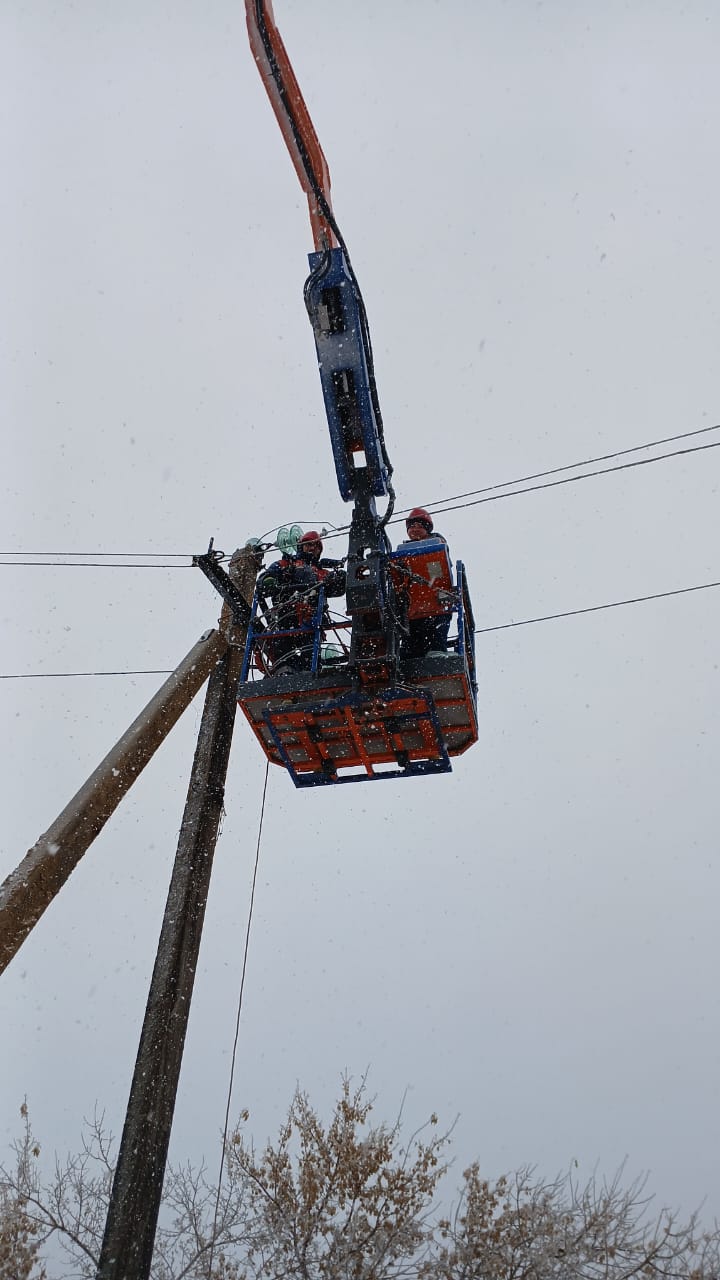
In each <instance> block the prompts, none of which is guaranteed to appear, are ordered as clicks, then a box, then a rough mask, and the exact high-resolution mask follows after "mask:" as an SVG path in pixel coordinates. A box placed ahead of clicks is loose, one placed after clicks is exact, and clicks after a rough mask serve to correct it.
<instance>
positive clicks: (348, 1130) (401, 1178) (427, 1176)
mask: <svg viewBox="0 0 720 1280" xmlns="http://www.w3.org/2000/svg"><path fill="white" fill-rule="evenodd" d="M371 1110H372V1101H371V1100H370V1099H369V1098H368V1097H367V1096H366V1093H365V1082H364V1081H363V1082H362V1083H361V1084H360V1086H359V1087H358V1088H357V1089H354V1090H353V1089H352V1088H351V1085H350V1081H349V1080H347V1079H345V1080H344V1081H343V1088H342V1094H341V1097H340V1099H339V1100H338V1102H337V1104H336V1106H335V1111H334V1114H333V1116H332V1119H331V1121H330V1124H329V1125H328V1126H327V1128H325V1126H324V1125H323V1124H322V1122H321V1120H320V1119H319V1117H318V1115H317V1112H316V1111H315V1110H314V1109H313V1107H312V1106H311V1105H310V1102H309V1100H308V1098H307V1096H306V1094H304V1093H302V1092H301V1091H300V1090H298V1091H296V1093H295V1096H294V1098H293V1100H292V1103H291V1105H290V1110H289V1113H288V1116H287V1120H286V1121H285V1123H284V1125H283V1127H282V1129H281V1131H280V1135H279V1139H278V1142H277V1145H275V1146H272V1145H270V1144H268V1146H267V1147H266V1148H265V1151H264V1152H263V1154H262V1155H261V1156H259V1157H258V1156H257V1155H256V1154H255V1151H254V1149H253V1147H252V1144H250V1145H248V1144H247V1143H246V1142H245V1140H244V1138H243V1137H242V1134H241V1133H240V1132H239V1131H236V1132H235V1133H234V1135H233V1137H232V1139H231V1142H230V1144H229V1150H228V1164H229V1168H230V1169H231V1170H233V1171H234V1173H235V1176H236V1177H239V1178H241V1179H243V1180H244V1181H245V1182H246V1183H247V1185H248V1188H249V1194H250V1213H251V1224H252V1226H251V1246H250V1249H249V1251H248V1264H249V1266H250V1274H251V1275H253V1276H258V1277H260V1276H267V1277H272V1280H280V1278H281V1277H288V1276H293V1277H298V1280H331V1278H332V1280H400V1278H401V1277H404V1276H415V1275H417V1270H418V1266H419V1262H420V1259H421V1256H422V1255H423V1254H424V1253H426V1252H427V1250H428V1248H429V1247H430V1244H431V1240H432V1226H431V1224H430V1221H429V1216H430V1211H431V1208H432V1200H433V1195H434V1192H435V1189H436V1187H437V1184H438V1182H439V1180H440V1178H441V1177H442V1175H443V1173H444V1172H445V1169H446V1165H445V1163H444V1162H443V1160H442V1152H443V1149H444V1147H445V1145H446V1143H447V1141H448V1138H447V1136H441V1135H438V1134H436V1133H434V1132H432V1130H434V1127H435V1126H436V1124H437V1117H436V1116H432V1117H431V1118H430V1121H429V1122H428V1126H424V1129H429V1130H430V1136H429V1137H428V1138H427V1139H424V1138H423V1137H422V1133H423V1130H419V1131H418V1132H416V1133H414V1134H413V1135H412V1136H411V1138H410V1139H409V1141H408V1142H407V1143H406V1144H405V1145H403V1144H402V1140H401V1120H400V1117H399V1118H398V1120H397V1121H396V1123H395V1124H394V1125H393V1126H392V1127H391V1128H388V1127H386V1126H385V1125H382V1124H380V1125H376V1126H374V1127H373V1126H370V1125H369V1124H368V1118H369V1115H370V1112H371Z"/></svg>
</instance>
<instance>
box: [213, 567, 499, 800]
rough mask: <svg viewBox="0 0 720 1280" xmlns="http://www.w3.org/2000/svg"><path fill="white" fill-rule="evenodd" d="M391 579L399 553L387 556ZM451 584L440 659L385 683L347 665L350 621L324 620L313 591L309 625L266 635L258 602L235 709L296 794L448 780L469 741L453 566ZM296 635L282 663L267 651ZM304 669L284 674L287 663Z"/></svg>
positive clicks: (463, 591)
mask: <svg viewBox="0 0 720 1280" xmlns="http://www.w3.org/2000/svg"><path fill="white" fill-rule="evenodd" d="M388 560H389V565H388V569H389V572H390V575H391V576H393V569H394V567H395V566H393V561H397V566H396V568H397V572H398V573H400V574H402V573H403V572H407V570H406V568H404V566H406V564H407V552H406V551H405V550H399V551H394V552H390V554H389V557H388ZM450 585H452V604H451V605H450V603H449V604H448V612H450V611H451V612H452V615H453V621H454V622H455V624H456V625H455V627H454V628H452V634H450V636H449V638H448V650H447V652H446V653H435V654H433V653H431V654H428V655H426V656H424V657H422V658H419V659H408V660H405V661H403V660H400V661H399V662H398V664H397V668H396V672H395V673H394V677H392V678H390V679H387V678H385V679H377V680H372V681H370V682H362V680H361V679H359V678H358V675H357V673H356V672H354V671H353V670H352V668H351V664H350V653H349V646H348V643H347V636H348V630H349V626H350V624H349V622H348V621H347V620H345V619H338V618H331V619H330V625H328V614H327V612H326V606H325V601H324V599H323V595H322V591H321V592H320V594H319V598H318V602H317V607H316V609H315V612H314V615H313V617H312V619H311V620H310V621H308V622H307V623H304V624H302V625H300V626H298V627H297V628H295V629H293V631H290V632H289V631H287V630H284V631H273V630H271V629H269V627H268V625H267V622H266V621H264V620H263V618H262V615H261V611H260V604H259V601H258V599H257V596H256V598H255V600H254V602H253V610H252V618H251V622H250V626H249V630H248V638H247V644H246V648H245V661H244V665H243V672H242V677H241V683H240V686H239V689H238V702H239V704H240V707H241V708H242V711H243V713H244V715H245V716H246V718H247V720H248V722H249V724H250V726H251V728H252V730H253V732H254V733H255V736H256V738H257V739H258V742H259V743H260V746H261V747H262V749H263V751H264V752H265V755H266V756H267V757H268V759H269V760H270V761H271V762H272V763H273V764H278V765H283V766H284V767H285V768H286V769H287V771H288V773H289V774H290V776H291V778H292V780H293V782H294V783H295V786H296V787H314V786H322V785H327V784H335V783H339V782H343V783H344V782H362V781H370V780H378V779H381V778H408V777H414V776H417V775H422V774H430V773H447V772H449V771H450V769H451V767H452V766H451V763H450V759H451V757H452V756H456V755H460V754H461V753H462V752H463V751H466V750H467V748H468V747H470V746H472V744H473V743H474V742H476V741H477V736H478V730H477V681H476V674H475V643H474V620H473V614H472V605H471V603H470V596H469V593H468V590H467V583H466V579H465V574H464V570H463V566H462V564H460V563H458V565H457V581H456V583H455V584H450ZM290 635H294V636H296V637H297V647H296V648H295V650H294V651H293V652H292V654H291V655H290V657H289V658H288V657H287V656H286V658H285V661H283V660H282V659H280V660H279V661H276V662H275V664H274V665H273V663H272V660H271V659H269V657H268V653H269V652H272V650H273V641H276V640H277V639H278V638H281V637H283V638H287V637H288V636H290ZM293 661H294V663H295V664H298V665H300V664H303V665H304V669H302V668H301V669H292V663H293Z"/></svg>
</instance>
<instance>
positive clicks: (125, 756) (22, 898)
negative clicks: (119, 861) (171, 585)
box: [0, 631, 228, 973]
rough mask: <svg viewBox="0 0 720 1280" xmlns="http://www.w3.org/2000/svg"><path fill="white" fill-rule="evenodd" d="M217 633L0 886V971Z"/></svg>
mask: <svg viewBox="0 0 720 1280" xmlns="http://www.w3.org/2000/svg"><path fill="white" fill-rule="evenodd" d="M227 645H228V642H227V639H226V637H225V635H224V633H221V632H220V631H209V632H208V633H207V634H206V635H205V636H202V637H201V638H200V640H198V642H197V644H195V645H193V647H192V649H191V650H190V652H189V653H188V654H187V656H186V657H185V658H183V660H182V662H181V663H180V664H179V665H178V666H177V667H176V668H175V670H174V671H173V673H172V675H171V676H170V677H169V678H168V679H167V680H166V681H165V683H164V685H162V687H161V688H160V689H159V690H158V692H157V693H156V694H155V696H154V697H153V698H151V700H150V702H148V704H147V706H146V707H145V709H144V710H143V711H141V712H140V715H139V716H138V717H137V719H136V720H134V721H133V723H132V724H131V725H130V728H129V729H127V730H126V731H125V733H124V734H123V736H122V737H121V738H120V741H119V742H118V743H117V744H116V745H115V746H114V747H113V749H112V751H110V752H109V753H108V754H107V755H106V757H105V759H104V760H103V761H102V763H101V764H99V765H98V767H97V769H96V770H95V771H94V773H92V774H91V775H90V777H89V778H88V780H87V782H86V783H85V784H84V786H82V787H81V788H80V790H79V791H78V793H77V795H75V796H73V798H72V800H71V801H70V803H69V804H68V805H67V806H66V807H65V808H64V809H63V811H62V813H61V814H60V816H59V817H58V818H56V819H55V821H54V822H53V824H52V826H51V827H49V828H48V830H47V831H46V832H45V834H44V835H43V836H41V837H40V839H39V840H38V841H37V844H34V845H33V847H32V849H31V850H30V852H29V853H28V854H26V856H25V857H24V858H23V860H22V862H21V863H20V865H19V866H18V867H17V868H16V869H15V871H12V872H11V873H10V875H9V876H8V877H7V879H6V880H5V881H4V882H3V884H2V885H0V973H2V971H3V969H5V968H6V966H7V965H8V964H9V963H10V961H11V960H12V958H13V956H14V955H15V953H16V951H17V950H18V949H19V947H20V946H21V945H22V943H23V942H24V940H25V938H26V937H27V935H28V934H29V932H30V930H31V929H32V927H33V925H35V924H37V921H38V920H39V919H40V916H41V915H42V914H43V912H44V911H45V909H46V907H48V906H49V905H50V903H51V902H52V900H53V898H54V897H55V895H56V894H57V893H58V892H59V891H60V889H62V887H63V885H64V884H65V881H66V880H67V879H68V877H69V875H70V874H71V872H72V871H74V869H75V867H76V866H77V864H78V862H79V861H80V859H81V858H82V856H83V854H84V853H85V852H86V850H87V849H88V847H89V846H90V844H91V843H92V841H93V840H94V839H95V836H96V835H97V834H98V832H99V831H101V830H102V828H103V827H104V826H105V823H106V822H107V820H108V818H109V817H110V815H111V814H112V813H113V812H114V811H115V809H116V808H117V806H118V805H119V803H120V801H121V800H122V798H123V796H124V795H125V793H126V792H127V791H129V789H130V787H131V786H132V784H133V782H134V781H135V779H136V778H137V777H138V776H139V774H140V773H142V770H143V769H144V768H145V765H146V764H147V763H148V761H149V760H150V759H151V758H152V756H153V755H154V753H155V751H156V750H157V748H158V747H159V746H160V743H161V742H162V741H163V740H164V739H165V738H166V737H167V735H168V733H169V732H170V730H171V729H172V727H173V725H174V724H175V723H176V721H177V720H178V719H179V718H180V716H181V714H182V712H183V711H184V710H185V708H186V707H187V706H188V704H189V703H190V702H191V701H192V699H193V697H194V696H195V694H196V693H197V691H198V689H200V688H201V687H202V685H203V684H204V683H205V681H206V680H207V678H208V675H209V674H210V672H211V670H212V668H213V667H214V666H215V664H216V663H217V662H218V661H219V659H220V658H221V657H222V655H223V654H224V652H225V650H226V649H227Z"/></svg>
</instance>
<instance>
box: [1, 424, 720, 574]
mask: <svg viewBox="0 0 720 1280" xmlns="http://www.w3.org/2000/svg"><path fill="white" fill-rule="evenodd" d="M719 430H720V423H717V424H716V425H715V426H712V427H698V428H696V429H695V430H693V431H683V432H681V433H680V434H679V435H674V436H664V437H662V438H661V439H659V440H648V441H647V443H645V444H636V445H632V446H631V447H629V448H627V449H617V450H616V451H615V452H614V453H604V454H598V455H597V457H594V458H585V459H583V460H582V461H580V462H568V463H566V465H565V466H562V467H551V468H550V469H549V470H546V471H536V472H533V473H531V474H530V475H526V476H519V477H518V478H517V479H515V480H504V481H502V482H500V483H498V484H490V485H485V486H484V488H482V489H469V490H467V492H465V493H458V494H454V495H452V496H451V497H448V498H435V499H433V500H432V501H430V502H426V503H425V506H426V507H427V508H428V509H431V510H432V511H433V514H434V515H442V514H443V512H445V511H459V510H462V509H463V507H471V506H478V505H480V504H481V503H482V502H495V501H498V500H499V499H500V498H513V497H516V496H517V495H519V494H523V493H535V492H536V491H538V490H540V489H552V488H555V487H556V486H558V485H562V484H573V483H575V481H577V480H588V479H591V478H594V477H596V476H603V475H610V474H612V473H613V472H615V471H625V470H628V469H629V468H630V467H643V466H648V465H649V464H650V463H651V462H662V461H665V460H667V459H668V458H678V457H683V456H684V455H686V454H690V453H699V452H702V451H703V450H705V449H717V448H719V447H720V441H715V442H713V443H712V444H705V445H695V446H693V447H692V448H688V449H675V450H672V451H671V452H669V453H661V454H658V455H656V456H655V457H654V458H638V459H637V460H636V461H635V462H625V463H622V464H621V465H620V466H617V467H602V468H599V469H598V470H597V471H588V472H585V473H583V474H582V475H578V476H566V477H564V478H563V479H562V480H553V481H550V482H549V483H548V484H538V485H529V486H528V487H526V488H524V489H518V488H517V487H513V486H517V485H524V484H527V482H528V481H530V480H541V479H543V478H544V477H546V476H554V475H558V474H559V473H560V472H562V471H571V470H573V469H574V468H575V467H585V466H592V465H594V464H595V463H596V462H607V461H609V460H610V459H612V458H622V457H625V456H627V454H630V453H638V452H639V451H640V450H641V449H652V448H656V447H657V446H658V445H661V444H671V443H673V442H674V441H676V440H686V439H689V438H690V437H692V436H699V435H706V434H707V433H708V432H710V431H719ZM511 487H512V492H510V493H497V492H496V491H497V490H498V489H509V488H511ZM480 494H491V495H493V496H491V497H477V495H480ZM464 498H473V499H475V500H474V501H472V502H461V501H460V500H461V499H464ZM456 502H457V504H458V505H457V506H446V505H443V504H445V503H456ZM409 510H411V508H410V507H408V508H403V510H402V511H399V512H398V513H397V515H396V516H395V517H394V519H392V520H391V521H389V523H390V524H399V523H401V522H402V517H403V515H405V514H406V513H407V511H409ZM285 523H286V524H287V523H288V522H287V521H285ZM295 523H297V524H302V523H307V521H296V522H295ZM323 523H324V524H329V525H330V528H329V529H328V531H327V532H326V533H325V534H324V535H323V536H324V537H325V539H326V540H328V539H330V538H336V537H341V536H342V535H343V534H345V533H347V531H348V529H349V528H350V526H349V525H340V526H333V525H332V523H331V522H330V521H325V522H323ZM280 527H281V526H275V525H274V526H273V529H272V530H269V531H268V532H272V531H274V530H275V529H276V528H280ZM264 536H267V535H264ZM263 540H264V539H261V541H263ZM0 556H31V557H33V559H32V560H4V561H0V567H2V565H3V564H4V565H9V564H10V565H19V566H20V567H24V568H32V567H33V566H34V565H41V566H44V567H46V568H55V567H56V566H57V567H58V568H74V567H78V568H91V569H106V568H107V569H190V568H192V567H193V566H192V563H190V564H186V565H174V564H121V563H114V564H97V563H95V562H89V561H88V562H86V561H83V562H82V563H80V562H79V561H80V560H81V558H82V557H84V556H94V557H97V558H98V559H101V560H103V559H109V558H111V557H118V558H120V557H124V558H125V559H128V560H130V559H137V560H139V559H141V558H149V557H150V556H157V557H158V558H159V557H161V556H163V557H165V559H170V560H173V559H175V560H182V559H187V560H189V561H192V553H186V552H181V551H158V552H154V551H0ZM39 556H58V557H59V556H66V557H67V558H68V561H67V563H66V562H65V561H64V560H59V559H56V560H47V561H45V560H39V559H36V558H35V557H39Z"/></svg>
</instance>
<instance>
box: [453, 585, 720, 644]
mask: <svg viewBox="0 0 720 1280" xmlns="http://www.w3.org/2000/svg"><path fill="white" fill-rule="evenodd" d="M711 587H720V582H701V583H700V585H699V586H697V587H677V588H676V589H675V590H674V591H656V592H654V594H653V595H650V596H632V597H631V598H630V599H628V600H611V601H610V602H609V604H591V605H588V606H587V607H586V608H585V609H566V610H565V611H564V612H563V613H546V614H543V616H542V617H540V618H524V619H523V620H522V621H521V622H503V623H501V624H500V625H499V626H496V627H479V628H477V630H476V631H475V635H476V636H484V635H487V633H488V632H489V631H508V630H509V629H510V628H511V627H529V626H531V625H532V624H533V623H534V622H553V621H554V620H555V619H556V618H576V617H578V615H579V614H581V613H599V612H600V610H601V609H619V608H621V606H622V605H625V604H644V603H645V601H646V600H665V599H667V597H668V596H683V595H687V594H688V593H689V592H690V591H708V590H709V589H710V588H711Z"/></svg>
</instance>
